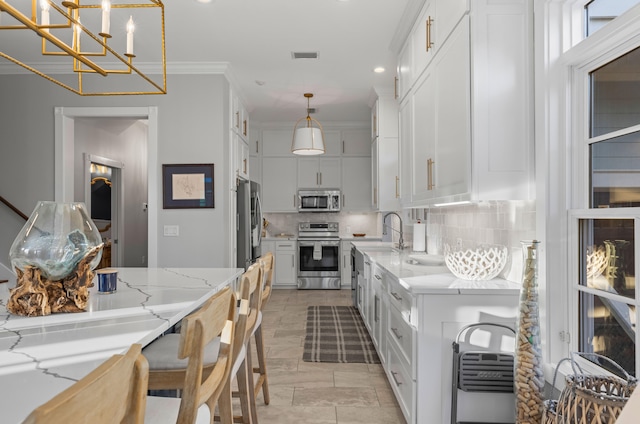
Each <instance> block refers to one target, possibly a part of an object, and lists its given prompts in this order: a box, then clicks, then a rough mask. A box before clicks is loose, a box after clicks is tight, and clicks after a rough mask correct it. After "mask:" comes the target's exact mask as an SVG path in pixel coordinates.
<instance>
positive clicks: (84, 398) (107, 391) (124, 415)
mask: <svg viewBox="0 0 640 424" xmlns="http://www.w3.org/2000/svg"><path fill="white" fill-rule="evenodd" d="M140 351H141V346H140V345H139V344H134V345H132V346H131V347H130V348H129V350H128V351H127V353H125V354H124V355H114V356H112V357H111V358H109V359H108V360H107V361H105V362H104V363H102V364H101V365H100V366H98V368H96V369H95V370H93V371H91V372H90V373H89V374H87V375H86V376H85V377H84V378H82V379H81V380H79V381H78V382H76V383H74V384H73V386H71V387H69V388H68V389H66V390H64V391H63V392H62V393H59V394H58V395H56V396H55V397H54V398H53V399H51V400H50V401H48V402H47V403H45V404H43V405H41V406H39V407H37V408H36V409H34V410H33V412H31V414H29V416H28V417H27V419H26V420H25V421H24V422H23V424H68V423H77V422H85V423H91V424H116V423H117V424H120V423H131V424H142V423H143V422H144V415H145V404H146V398H147V378H148V375H149V374H148V371H149V368H148V365H147V360H146V359H145V358H144V356H142V355H141V354H140Z"/></svg>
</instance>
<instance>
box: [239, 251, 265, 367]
mask: <svg viewBox="0 0 640 424" xmlns="http://www.w3.org/2000/svg"><path fill="white" fill-rule="evenodd" d="M239 298H240V308H239V316H238V320H237V322H236V340H235V344H234V353H235V355H237V354H238V353H239V352H240V349H241V348H242V346H243V345H244V344H245V343H246V340H247V337H249V336H250V335H251V333H252V331H253V328H254V327H255V325H256V322H257V320H258V313H259V312H260V305H261V304H262V267H261V266H260V264H259V263H257V262H256V263H254V264H252V265H251V266H250V267H249V268H247V270H246V271H245V272H244V274H242V277H241V278H240V289H239Z"/></svg>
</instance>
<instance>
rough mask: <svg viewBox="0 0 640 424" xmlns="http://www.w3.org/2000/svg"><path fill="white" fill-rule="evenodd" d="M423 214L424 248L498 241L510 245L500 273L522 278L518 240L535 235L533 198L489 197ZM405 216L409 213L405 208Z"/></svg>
mask: <svg viewBox="0 0 640 424" xmlns="http://www.w3.org/2000/svg"><path fill="white" fill-rule="evenodd" d="M422 213H423V214H425V216H426V217H425V221H423V222H426V224H427V252H428V253H435V254H444V246H445V244H449V245H453V246H455V245H456V244H458V243H462V246H463V247H474V246H477V245H479V244H501V245H504V246H507V248H508V249H509V260H508V262H507V265H506V266H505V269H504V270H503V271H502V273H501V276H502V277H504V278H506V279H508V280H512V281H517V282H518V281H520V279H521V278H522V275H521V274H522V258H521V244H520V241H521V240H532V239H534V238H535V237H536V207H535V201H533V200H531V201H491V202H481V203H477V204H471V205H464V206H451V207H442V208H431V209H428V210H427V211H426V212H422ZM405 216H407V217H410V214H409V213H408V211H407V210H405Z"/></svg>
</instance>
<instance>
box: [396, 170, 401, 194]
mask: <svg viewBox="0 0 640 424" xmlns="http://www.w3.org/2000/svg"><path fill="white" fill-rule="evenodd" d="M399 183H400V177H398V176H397V175H396V199H397V198H398V197H400V193H399V190H398V186H399V185H400V184H399Z"/></svg>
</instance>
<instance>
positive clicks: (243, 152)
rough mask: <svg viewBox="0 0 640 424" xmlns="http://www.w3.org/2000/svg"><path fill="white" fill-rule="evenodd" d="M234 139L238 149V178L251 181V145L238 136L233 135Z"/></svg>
mask: <svg viewBox="0 0 640 424" xmlns="http://www.w3.org/2000/svg"><path fill="white" fill-rule="evenodd" d="M232 139H233V142H234V145H235V147H236V176H237V177H238V178H241V179H243V180H248V179H249V169H250V166H249V165H250V164H249V145H248V144H247V142H246V141H244V140H243V139H242V138H240V136H239V135H238V134H235V133H233V135H232Z"/></svg>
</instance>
